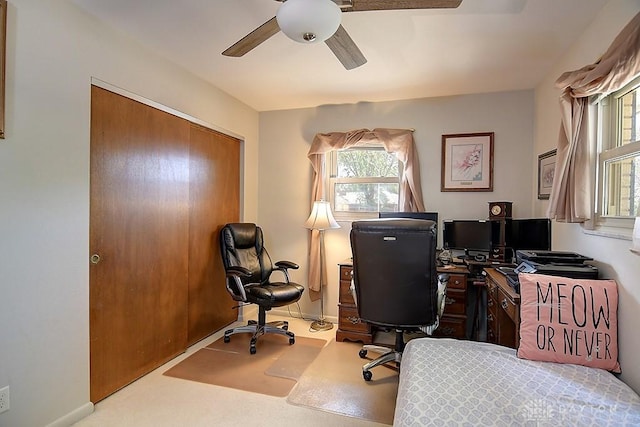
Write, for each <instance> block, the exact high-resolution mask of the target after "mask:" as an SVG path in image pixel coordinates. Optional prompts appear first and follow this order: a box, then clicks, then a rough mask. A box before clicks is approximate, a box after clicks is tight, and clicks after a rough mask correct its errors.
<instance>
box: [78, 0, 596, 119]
mask: <svg viewBox="0 0 640 427" xmlns="http://www.w3.org/2000/svg"><path fill="white" fill-rule="evenodd" d="M607 1H608V0H463V1H462V5H461V6H460V7H459V8H458V9H455V10H400V11H372V12H350V13H343V15H342V25H343V26H344V28H345V29H346V30H347V32H348V33H349V35H350V36H351V38H352V39H353V40H354V41H355V42H356V44H357V45H358V47H359V48H360V50H361V51H362V53H363V54H364V56H365V57H366V58H367V60H368V62H367V63H366V64H365V65H363V66H361V67H359V68H356V69H353V70H350V71H347V70H345V69H344V67H343V66H342V65H341V64H340V62H339V61H338V60H337V58H336V57H335V56H334V55H333V53H332V52H331V51H330V50H329V48H328V47H327V46H326V45H325V44H324V43H319V44H314V45H303V44H299V43H296V42H294V41H292V40H290V39H288V38H287V37H286V36H285V35H284V34H283V33H281V32H280V33H278V34H276V35H275V36H273V37H271V38H270V39H269V40H267V41H266V42H264V43H263V44H261V45H260V46H258V47H257V48H255V49H254V50H252V51H250V52H249V53H247V54H246V55H245V56H243V57H241V58H231V57H226V56H222V55H221V52H222V51H223V50H225V49H226V48H227V47H229V46H231V45H232V44H233V43H235V42H236V41H238V40H239V39H240V38H242V37H243V36H245V35H246V34H247V33H249V32H250V31H252V30H253V29H254V28H256V27H257V26H259V25H260V24H262V23H264V22H265V21H267V20H269V19H271V18H272V17H273V16H275V13H276V11H277V9H278V7H279V6H280V3H279V2H277V1H273V0H179V1H176V0H171V1H169V0H109V1H105V0H72V2H73V3H75V4H77V5H78V6H79V7H81V8H83V9H85V10H86V11H87V12H88V13H90V14H92V15H95V16H96V17H97V18H98V19H100V20H102V21H104V22H105V23H107V24H108V25H110V26H113V27H115V28H117V29H118V30H120V31H124V32H125V33H128V34H129V35H130V36H131V37H132V38H134V39H136V40H137V41H139V42H140V43H141V44H143V45H145V46H147V47H149V48H151V49H153V50H154V51H156V52H158V53H159V54H160V55H162V56H164V57H166V58H169V59H170V60H172V61H174V62H175V63H178V64H181V65H182V66H183V67H185V68H187V69H188V70H190V71H191V72H193V73H194V74H196V75H198V76H200V77H201V78H203V79H205V80H207V81H209V82H211V83H212V84H213V85H215V86H217V87H219V88H220V89H222V90H224V91H225V92H227V93H229V94H231V95H232V96H234V97H236V98H237V99H239V100H241V101H243V102H244V103H246V104H248V105H249V106H251V107H253V108H254V109H256V110H257V111H269V110H279V109H292V108H303V107H313V106H318V105H325V104H342V103H356V102H360V101H368V102H375V101H386V100H399V99H412V98H423V97H435V96H448V95H457V94H469V93H482V92H496V91H506V90H520V89H531V88H533V87H535V86H536V84H537V83H539V82H540V80H541V79H542V77H543V76H544V75H545V74H546V73H547V72H548V71H549V69H550V67H551V66H552V64H553V63H554V62H556V61H557V60H558V58H560V57H561V55H562V54H563V52H565V51H566V50H567V48H568V47H569V46H571V44H572V43H573V42H574V40H575V39H576V37H578V36H579V35H580V34H581V32H582V30H583V29H584V28H585V27H586V26H587V25H588V24H589V23H590V22H591V20H592V19H593V18H594V16H595V15H596V13H597V12H598V11H599V10H600V9H601V8H602V7H603V6H604V4H606V3H607Z"/></svg>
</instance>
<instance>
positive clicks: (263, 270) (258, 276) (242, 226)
mask: <svg viewBox="0 0 640 427" xmlns="http://www.w3.org/2000/svg"><path fill="white" fill-rule="evenodd" d="M220 253H221V254H222V263H223V264H224V268H225V270H226V269H228V268H229V267H232V266H240V267H244V268H246V269H248V270H249V271H250V272H251V277H250V278H243V279H242V283H244V284H247V283H265V282H268V280H269V276H270V275H271V272H272V271H273V264H272V262H271V258H270V257H269V253H268V252H267V250H266V249H265V247H264V241H263V237H262V229H261V228H260V227H259V226H257V225H256V224H252V223H232V224H227V225H225V226H224V227H222V230H221V231H220Z"/></svg>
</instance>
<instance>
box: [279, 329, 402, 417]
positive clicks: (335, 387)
mask: <svg viewBox="0 0 640 427" xmlns="http://www.w3.org/2000/svg"><path fill="white" fill-rule="evenodd" d="M361 348H362V345H361V344H357V343H350V342H336V341H331V342H330V343H329V344H328V345H327V346H326V347H325V348H324V349H323V350H322V352H321V353H320V355H319V356H318V357H317V358H316V359H315V360H314V361H313V363H311V366H309V368H307V370H306V371H305V372H304V374H303V375H302V377H301V378H300V379H299V380H298V384H297V385H296V386H295V387H294V389H293V390H292V391H291V393H290V394H289V397H287V402H289V403H291V404H294V405H300V406H307V407H311V408H315V409H319V410H323V411H328V412H333V413H336V414H341V415H346V416H350V417H356V418H363V419H367V420H370V421H375V422H379V423H384V424H393V413H394V410H395V404H396V396H397V392H398V372H397V371H396V370H395V369H392V368H388V367H386V366H378V367H376V368H373V369H372V371H371V372H372V373H373V379H372V380H371V381H365V380H364V379H363V378H362V365H363V364H364V363H366V362H367V360H366V359H361V358H360V356H359V355H358V352H359V350H360V349H361ZM368 356H371V357H372V358H375V357H377V356H378V355H377V354H376V353H371V354H370V355H368Z"/></svg>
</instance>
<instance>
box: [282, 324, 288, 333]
mask: <svg viewBox="0 0 640 427" xmlns="http://www.w3.org/2000/svg"><path fill="white" fill-rule="evenodd" d="M282 329H283V330H285V331H288V330H289V325H287V324H286V323H285V324H284V325H282Z"/></svg>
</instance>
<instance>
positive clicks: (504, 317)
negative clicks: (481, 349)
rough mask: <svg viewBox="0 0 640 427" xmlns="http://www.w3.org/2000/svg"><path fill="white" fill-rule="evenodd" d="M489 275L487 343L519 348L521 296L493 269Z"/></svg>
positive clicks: (487, 272) (490, 269)
mask: <svg viewBox="0 0 640 427" xmlns="http://www.w3.org/2000/svg"><path fill="white" fill-rule="evenodd" d="M484 271H485V273H486V274H487V341H488V342H491V343H495V344H500V345H503V346H506V347H512V348H518V344H519V343H520V332H519V331H520V294H518V293H516V291H515V290H514V289H513V288H512V287H511V286H510V285H509V283H508V282H507V278H506V277H505V276H504V275H502V274H500V273H499V272H498V271H496V270H495V269H493V268H485V269H484Z"/></svg>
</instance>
